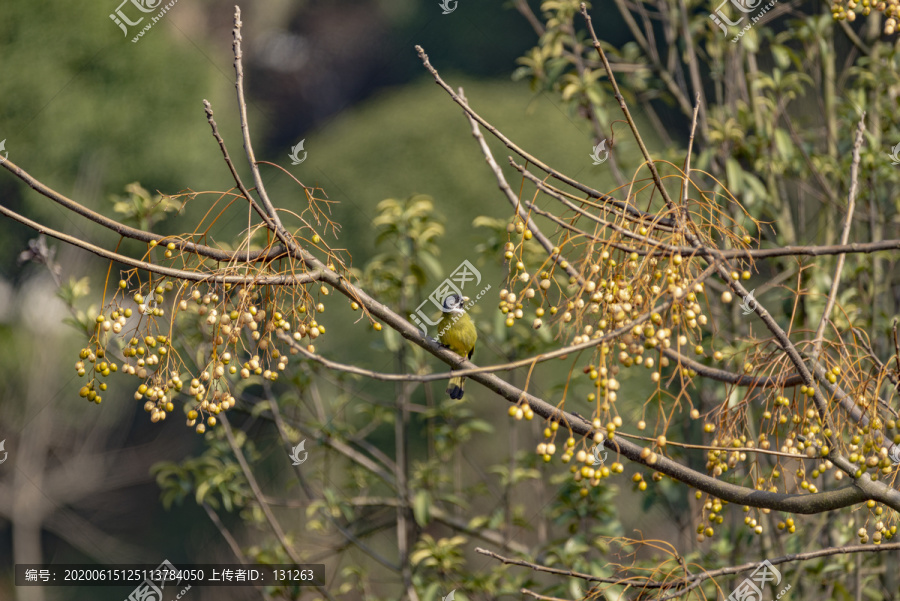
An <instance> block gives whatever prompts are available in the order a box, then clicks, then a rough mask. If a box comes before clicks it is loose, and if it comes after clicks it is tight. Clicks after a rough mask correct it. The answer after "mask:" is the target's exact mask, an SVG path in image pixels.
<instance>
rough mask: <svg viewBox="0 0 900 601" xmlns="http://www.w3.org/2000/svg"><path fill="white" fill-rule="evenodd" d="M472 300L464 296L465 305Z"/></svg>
mask: <svg viewBox="0 0 900 601" xmlns="http://www.w3.org/2000/svg"><path fill="white" fill-rule="evenodd" d="M470 300H471V299H470V298H469V297H468V296H464V297H463V302H464V303H467V302H469V301H470Z"/></svg>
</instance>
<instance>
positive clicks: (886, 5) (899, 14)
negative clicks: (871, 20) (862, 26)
mask: <svg viewBox="0 0 900 601" xmlns="http://www.w3.org/2000/svg"><path fill="white" fill-rule="evenodd" d="M873 8H874V9H875V10H877V11H878V12H880V13H884V16H885V17H887V18H886V19H885V21H884V34H885V35H892V34H894V33H896V32H897V21H898V20H900V1H898V0H888V1H887V2H884V1H880V2H874V3H873V2H872V1H871V0H860V1H859V2H857V0H846V2H845V0H833V2H832V5H831V14H832V16H833V17H834V19H835V20H836V21H844V20H847V21H851V22H852V21H855V20H856V13H857V12H859V13H861V14H862V15H863V16H864V17H867V16H869V13H870V12H872V9H873Z"/></svg>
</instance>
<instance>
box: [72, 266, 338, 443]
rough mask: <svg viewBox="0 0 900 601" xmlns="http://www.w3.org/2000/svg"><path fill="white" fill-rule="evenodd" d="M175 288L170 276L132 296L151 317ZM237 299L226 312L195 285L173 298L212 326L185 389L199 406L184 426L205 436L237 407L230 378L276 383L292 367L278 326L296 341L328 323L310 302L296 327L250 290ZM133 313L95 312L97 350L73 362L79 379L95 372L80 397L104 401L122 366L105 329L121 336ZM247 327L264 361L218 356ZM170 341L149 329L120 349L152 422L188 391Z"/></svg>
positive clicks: (297, 312) (161, 312)
mask: <svg viewBox="0 0 900 601" xmlns="http://www.w3.org/2000/svg"><path fill="white" fill-rule="evenodd" d="M127 287H128V284H127V282H126V281H124V280H122V281H120V282H119V288H120V289H121V290H123V291H124V290H125V289H127ZM173 289H174V285H173V283H172V282H171V281H166V282H165V283H164V284H158V285H157V286H156V287H155V288H154V289H153V290H152V294H149V295H148V297H147V298H145V296H144V295H143V294H141V293H139V292H138V293H135V294H134V295H133V297H132V299H133V300H134V302H135V303H136V304H137V310H138V312H139V313H140V314H141V315H142V316H146V317H147V318H148V319H149V318H154V317H163V316H165V309H164V308H163V304H164V303H165V301H166V293H167V292H171V291H172V290H173ZM230 289H231V286H230V285H228V284H226V285H225V290H226V291H228V290H230ZM321 292H322V294H323V295H327V294H328V290H327V288H325V287H324V286H323V287H322V289H321ZM237 297H238V298H237V303H236V307H235V308H233V309H231V310H230V311H229V310H226V309H224V306H225V303H224V302H223V303H221V307H220V297H219V295H218V294H216V293H208V294H203V293H201V292H200V291H199V290H196V289H195V290H193V291H192V292H191V294H190V295H188V296H186V297H184V298H181V299H180V300H178V301H177V302H176V303H175V307H176V309H177V310H176V313H179V312H187V311H191V312H195V313H196V315H197V316H199V317H200V318H201V324H202V325H205V327H206V328H207V329H209V330H210V334H211V336H212V340H213V343H214V350H213V351H212V352H211V354H210V360H209V363H208V365H207V366H206V368H205V369H204V370H203V371H202V372H201V373H200V374H199V377H195V378H191V379H190V382H189V385H188V386H187V392H188V393H189V394H190V395H191V396H192V397H193V398H194V401H195V402H196V405H195V408H193V409H191V410H190V411H188V413H187V418H188V419H187V425H188V426H189V427H194V428H196V430H197V432H199V433H203V432H204V431H205V430H206V427H207V426H209V427H212V426H215V425H216V423H217V420H216V417H215V416H216V415H218V414H219V413H220V412H221V411H226V410H228V409H230V408H231V407H233V406H234V405H235V402H236V401H235V398H234V396H233V395H231V394H230V392H229V385H228V378H227V375H230V376H238V377H240V378H241V379H248V378H250V377H251V376H254V375H255V376H261V377H263V378H265V379H267V380H270V381H273V382H274V381H277V380H278V377H279V373H280V372H282V371H284V370H285V369H286V368H287V362H288V357H287V355H285V354H282V353H281V352H280V351H279V350H278V349H277V348H274V347H272V334H273V333H274V332H275V331H276V330H281V331H284V332H286V333H288V334H290V335H291V336H292V337H293V339H294V340H296V341H298V342H299V341H301V340H303V338H305V337H306V338H308V339H309V340H310V341H311V340H315V339H316V338H318V337H319V336H321V335H323V334H324V333H325V326H323V325H321V324H319V323H318V322H317V321H316V320H315V319H309V318H308V315H307V309H306V306H304V305H302V304H301V305H298V306H297V307H295V308H292V309H291V313H292V314H293V315H294V317H295V318H297V319H299V320H302V322H301V323H299V324H298V325H297V326H296V327H294V326H293V325H292V324H291V323H290V322H289V321H288V319H286V316H285V315H283V314H282V312H280V311H272V312H271V316H269V315H268V313H267V311H266V310H265V309H262V308H260V307H258V306H257V305H256V304H255V303H254V302H253V298H254V295H253V293H252V291H248V290H247V289H246V288H241V289H240V290H238V292H237ZM220 308H221V313H220ZM315 311H316V312H317V313H322V312H324V311H325V306H324V304H323V303H318V304H317V305H316V306H315ZM132 315H133V310H132V309H131V308H122V307H120V306H116V307H114V308H113V309H112V311H111V313H110V314H109V316H108V317H107V316H105V315H103V314H101V315H99V316H98V317H97V327H98V337H97V348H96V349H91V348H84V349H82V350H81V353H80V355H79V361H78V362H77V363H76V364H75V368H76V371H77V373H78V375H79V376H82V377H83V376H86V375H88V372H91V380H90V382H89V383H88V384H86V385H85V386H83V387H82V388H81V390H80V391H79V394H80V396H81V397H83V398H86V399H88V400H90V401H93V402H95V403H100V402H101V401H102V396H101V394H100V393H101V392H103V391H105V390H106V389H107V383H106V382H104V381H100V379H101V378H106V377H108V376H109V375H110V374H112V373H115V372H117V371H119V365H118V364H116V363H115V362H112V361H107V360H105V357H106V350H105V349H104V348H103V346H102V345H101V343H100V334H101V333H102V334H109V333H111V334H117V335H118V334H121V332H122V331H123V329H124V328H125V327H126V325H127V323H128V319H129V318H131V317H132ZM148 329H149V326H148ZM135 330H136V327H135ZM244 332H249V337H250V338H252V340H253V341H255V344H256V346H257V348H258V350H259V352H260V354H262V355H263V357H264V358H261V357H260V354H256V355H253V356H252V357H250V358H249V359H247V360H246V361H244V362H243V364H241V363H240V361H238V360H236V358H235V357H234V356H233V355H232V353H231V352H228V351H225V352H221V353H220V350H219V347H221V346H223V345H224V346H226V348H227V347H233V348H236V347H237V344H238V342H239V340H240V338H241V336H242V334H243V333H244ZM171 344H172V343H171V341H170V340H169V338H168V336H165V335H149V334H148V335H146V336H142V337H136V336H133V337H132V338H130V340H128V341H127V342H125V344H124V348H123V349H122V355H123V356H124V357H125V363H124V364H123V365H122V366H121V370H122V371H123V372H124V373H127V374H129V375H133V376H135V377H137V378H139V379H141V380H144V382H143V383H142V384H141V385H140V386H138V388H137V390H136V391H135V394H134V398H135V400H138V401H140V400H143V401H145V403H144V410H145V411H146V412H147V413H149V414H150V419H151V421H153V422H154V423H155V422H158V421H161V420H165V419H166V417H167V415H169V414H170V413H171V412H172V411H173V410H174V403H173V399H174V397H175V396H176V395H177V394H179V393H182V392H184V388H185V383H184V381H183V380H182V377H181V375H180V373H179V370H178V369H175V368H174V367H175V366H174V365H173V362H174V358H173V349H172V346H171ZM307 348H308V349H309V351H310V352H314V351H315V347H314V346H313V345H312V344H309V345H308V347H307ZM297 352H298V351H297V350H296V349H295V348H291V350H290V354H296V353H297ZM85 362H87V363H88V364H90V365H87V364H86V363H85ZM160 362H162V367H157V366H158V365H160ZM269 367H271V369H269ZM167 374H168V375H167ZM226 374H227V375H226ZM204 416H205V418H204ZM198 420H199V423H198Z"/></svg>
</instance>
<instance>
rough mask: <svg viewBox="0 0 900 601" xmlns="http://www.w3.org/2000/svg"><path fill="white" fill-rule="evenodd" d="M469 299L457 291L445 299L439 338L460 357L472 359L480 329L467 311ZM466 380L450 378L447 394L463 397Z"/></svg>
mask: <svg viewBox="0 0 900 601" xmlns="http://www.w3.org/2000/svg"><path fill="white" fill-rule="evenodd" d="M468 300H469V299H468V297H464V296H460V295H458V294H456V293H453V294H451V295H449V296H448V297H447V298H445V299H444V305H443V307H441V311H443V313H444V317H443V318H442V319H441V321H440V323H438V339H439V340H440V341H441V344H443V345H444V346H446V347H447V348H449V349H450V350H451V351H453V352H454V353H456V354H457V355H459V356H460V357H465V358H467V359H471V358H472V352H473V351H474V350H475V342H476V341H477V340H478V331H477V330H476V329H475V324H474V323H472V320H471V319H470V318H469V315H468V314H467V313H466V308H465V304H466V302H468ZM465 380H466V379H465V378H462V377H456V378H450V383H449V384H447V394H449V395H450V398H451V399H461V398H462V397H463V386H464V383H465Z"/></svg>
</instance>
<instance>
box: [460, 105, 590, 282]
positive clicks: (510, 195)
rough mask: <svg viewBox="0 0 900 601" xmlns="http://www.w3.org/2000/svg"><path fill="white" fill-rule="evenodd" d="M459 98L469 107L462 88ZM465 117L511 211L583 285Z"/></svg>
mask: <svg viewBox="0 0 900 601" xmlns="http://www.w3.org/2000/svg"><path fill="white" fill-rule="evenodd" d="M459 98H460V99H461V100H462V101H463V102H464V103H465V107H467V106H469V103H468V101H467V100H466V97H465V94H464V93H463V89H462V88H460V89H459ZM465 107H463V108H465ZM465 115H466V118H467V119H468V120H469V124H470V125H471V126H472V136H473V137H474V138H475V139H476V140H477V141H478V146H479V147H480V148H481V153H482V154H483V155H484V158H485V160H486V161H487V164H488V166H489V167H490V168H491V171H493V172H494V177H495V178H497V185H498V186H499V187H500V190H502V191H503V193H504V194H505V195H506V199H507V200H508V201H509V204H511V205H512V207H513V209H515V211H516V214H517V215H518V216H519V219H521V220H522V221H523V222H524V223H525V227H527V228H528V229H529V230H531V233H532V234H533V235H534V238H535V239H536V240H537V241H538V243H539V244H540V245H541V246H542V247H543V248H544V250H545V251H546V252H547V254H548V255H549V256H550V258H551V259H552V260H553V261H554V262H555V263H556V264H557V265H559V266H560V267H561V268H563V269H564V270H565V272H566V273H568V274H569V276H570V277H573V278H575V279H576V281H578V283H579V284H582V285H583V284H584V278H583V277H581V274H580V273H578V270H577V269H575V267H573V266H572V265H571V264H570V263H569V262H568V261H566V259H565V257H564V256H563V254H562V253H561V252H560V253H554V252H553V247H554V244H553V242H551V241H550V240H549V239H548V238H547V236H545V235H544V234H543V232H541V230H540V228H539V227H538V225H537V224H536V223H535V222H534V220H533V219H532V218H531V215H529V214H528V212H527V211H525V209H523V208H522V203H521V202H520V201H519V197H518V196H517V195H516V193H515V192H513V191H512V188H510V187H509V184H508V183H507V181H506V177H505V176H504V175H503V171H501V170H500V165H498V164H497V161H495V160H494V155H493V153H491V149H490V147H489V146H488V145H487V142H486V141H485V139H484V136H483V135H482V134H481V130H480V129H479V128H478V121H476V120H475V119H474V118H473V117H472V115H470V114H469V113H468V112H466V113H465ZM564 264H565V265H564Z"/></svg>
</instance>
